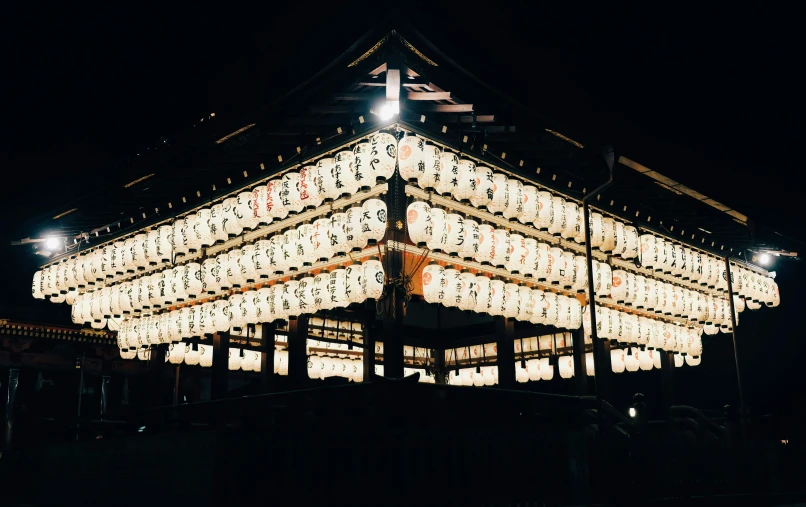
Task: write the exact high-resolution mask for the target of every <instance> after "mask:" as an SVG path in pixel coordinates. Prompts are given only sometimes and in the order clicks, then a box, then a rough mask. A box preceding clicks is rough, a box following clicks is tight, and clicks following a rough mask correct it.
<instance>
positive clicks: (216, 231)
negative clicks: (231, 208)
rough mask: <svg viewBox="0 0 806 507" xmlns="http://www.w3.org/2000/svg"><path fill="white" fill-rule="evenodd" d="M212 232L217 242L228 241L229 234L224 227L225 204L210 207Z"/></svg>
mask: <svg viewBox="0 0 806 507" xmlns="http://www.w3.org/2000/svg"><path fill="white" fill-rule="evenodd" d="M208 223H209V225H210V232H211V233H212V235H213V240H214V241H215V242H216V243H220V242H223V241H226V240H227V238H228V237H229V235H228V234H227V231H226V229H224V204H223V203H218V204H215V205H213V206H212V207H211V208H210V219H209V221H208Z"/></svg>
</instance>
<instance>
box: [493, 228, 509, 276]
mask: <svg viewBox="0 0 806 507" xmlns="http://www.w3.org/2000/svg"><path fill="white" fill-rule="evenodd" d="M492 240H493V241H492V250H491V252H490V264H492V265H493V266H495V267H497V268H504V267H505V266H506V264H507V262H508V261H509V251H510V242H509V232H507V230H506V229H496V230H495V231H494V232H493V237H492Z"/></svg>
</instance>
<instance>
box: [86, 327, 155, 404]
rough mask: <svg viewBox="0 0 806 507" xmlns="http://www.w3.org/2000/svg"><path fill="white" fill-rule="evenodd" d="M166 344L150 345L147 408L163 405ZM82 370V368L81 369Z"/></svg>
mask: <svg viewBox="0 0 806 507" xmlns="http://www.w3.org/2000/svg"><path fill="white" fill-rule="evenodd" d="M167 348H168V344H165V343H163V344H160V345H152V346H151V353H150V355H149V359H148V391H149V392H148V395H147V396H148V400H149V401H148V406H150V407H159V406H160V405H162V404H163V398H162V392H161V388H162V378H163V373H164V372H165V351H166V350H167ZM82 369H83V368H82Z"/></svg>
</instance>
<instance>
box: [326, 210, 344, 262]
mask: <svg viewBox="0 0 806 507" xmlns="http://www.w3.org/2000/svg"><path fill="white" fill-rule="evenodd" d="M346 223H347V215H346V214H345V213H333V214H332V215H331V216H330V229H329V232H330V247H331V248H332V249H333V252H334V255H336V256H341V255H346V254H347V251H348V247H347V233H346V232H345V230H344V228H345V224H346Z"/></svg>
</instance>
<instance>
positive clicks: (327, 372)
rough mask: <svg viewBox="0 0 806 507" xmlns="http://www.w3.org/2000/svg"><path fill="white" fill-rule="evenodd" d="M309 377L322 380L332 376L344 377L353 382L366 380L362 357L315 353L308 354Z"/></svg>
mask: <svg viewBox="0 0 806 507" xmlns="http://www.w3.org/2000/svg"><path fill="white" fill-rule="evenodd" d="M308 377H310V378H312V379H322V380H324V379H326V378H330V377H343V378H346V379H349V380H350V381H351V382H361V381H362V380H364V363H363V361H362V360H361V359H360V358H359V359H351V358H346V357H331V356H323V355H319V354H313V355H310V356H308Z"/></svg>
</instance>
